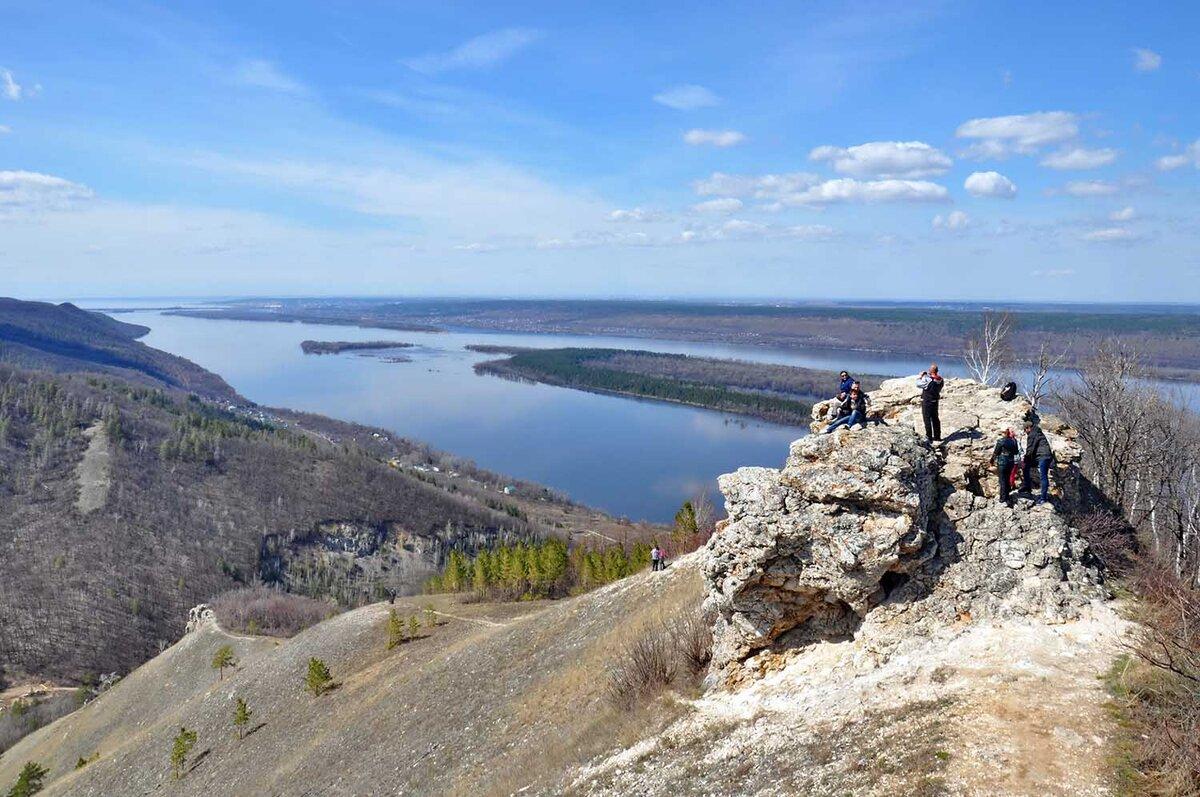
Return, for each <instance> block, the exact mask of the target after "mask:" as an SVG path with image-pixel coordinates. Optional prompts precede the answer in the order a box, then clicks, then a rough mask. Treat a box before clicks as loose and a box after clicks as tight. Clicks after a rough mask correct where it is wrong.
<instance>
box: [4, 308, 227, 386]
mask: <svg viewBox="0 0 1200 797" xmlns="http://www.w3.org/2000/svg"><path fill="white" fill-rule="evenodd" d="M147 332H149V330H148V329H147V328H146V327H143V326H138V325H136V324H126V323H123V322H121V321H117V320H116V319H113V318H111V317H109V316H106V315H103V314H101V313H94V312H89V311H87V310H81V309H80V308H78V307H76V306H75V305H73V304H69V303H64V304H50V303H48V302H26V301H21V300H19V299H6V298H0V362H8V363H12V364H15V365H20V366H24V367H27V368H37V369H43V370H48V371H56V372H76V371H92V372H104V373H110V374H113V375H117V376H121V377H124V378H125V379H129V380H133V381H137V382H141V383H143V384H147V385H152V386H158V387H172V388H179V389H182V390H187V391H189V392H193V393H196V394H198V395H200V396H203V397H206V398H213V399H219V400H222V401H235V400H239V399H240V397H239V396H238V394H237V393H236V392H235V391H234V389H233V388H231V387H230V386H229V385H228V384H227V383H226V382H225V380H224V379H222V378H221V377H219V376H217V375H216V374H214V373H212V372H211V371H207V370H205V369H204V368H201V367H200V366H198V365H196V364H195V363H193V362H190V361H188V360H185V359H184V358H182V357H177V356H175V355H173V354H168V353H167V352H164V351H159V350H158V349H154V348H151V347H150V346H147V345H146V344H144V343H141V342H140V341H138V338H140V337H141V336H143V335H145V334H146V333H147Z"/></svg>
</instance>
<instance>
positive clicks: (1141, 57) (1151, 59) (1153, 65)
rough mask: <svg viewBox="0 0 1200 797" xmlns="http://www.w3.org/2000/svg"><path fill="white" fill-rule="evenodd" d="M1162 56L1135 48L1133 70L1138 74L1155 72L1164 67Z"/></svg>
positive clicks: (1142, 48)
mask: <svg viewBox="0 0 1200 797" xmlns="http://www.w3.org/2000/svg"><path fill="white" fill-rule="evenodd" d="M1162 60H1163V59H1162V56H1161V55H1159V54H1158V53H1156V52H1154V51H1153V50H1147V49H1146V48H1144V47H1134V48H1133V68H1134V69H1135V70H1137V71H1138V72H1154V71H1157V70H1158V68H1159V67H1160V66H1162Z"/></svg>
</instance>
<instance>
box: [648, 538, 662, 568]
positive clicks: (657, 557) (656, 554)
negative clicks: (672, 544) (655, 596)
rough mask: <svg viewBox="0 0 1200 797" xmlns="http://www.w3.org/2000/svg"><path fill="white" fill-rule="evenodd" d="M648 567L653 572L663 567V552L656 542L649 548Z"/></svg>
mask: <svg viewBox="0 0 1200 797" xmlns="http://www.w3.org/2000/svg"><path fill="white" fill-rule="evenodd" d="M650 569H651V570H652V571H653V572H655V573H657V572H658V571H659V570H662V569H663V552H662V548H659V547H658V543H655V544H654V547H653V548H651V549H650Z"/></svg>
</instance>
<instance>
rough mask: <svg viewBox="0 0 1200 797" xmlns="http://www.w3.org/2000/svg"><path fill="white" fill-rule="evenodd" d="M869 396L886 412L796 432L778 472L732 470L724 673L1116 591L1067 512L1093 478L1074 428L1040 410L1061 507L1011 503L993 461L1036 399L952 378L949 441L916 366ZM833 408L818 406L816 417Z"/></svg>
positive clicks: (726, 486) (721, 615) (713, 568)
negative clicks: (1104, 580) (925, 397)
mask: <svg viewBox="0 0 1200 797" xmlns="http://www.w3.org/2000/svg"><path fill="white" fill-rule="evenodd" d="M872 398H873V413H874V416H875V417H876V418H878V419H879V420H880V421H882V423H878V424H872V425H868V427H867V428H865V429H858V428H856V429H853V430H848V429H844V430H839V431H838V432H836V433H834V434H832V435H825V434H814V435H811V436H809V437H806V438H803V439H801V440H797V441H796V442H794V443H793V444H792V445H791V449H790V451H789V455H788V458H787V461H786V463H785V465H784V467H783V468H782V469H781V470H775V469H772V468H742V469H740V470H738V471H737V472H736V473H732V474H727V475H725V476H722V477H721V478H720V487H721V491H722V492H723V493H724V494H725V499H726V508H727V511H728V516H729V517H728V522H727V523H725V524H724V525H722V526H721V527H720V528H719V529H718V531H717V532H716V533H715V534H714V535H713V537H712V539H711V540H710V542H709V544H708V548H707V551H706V560H705V566H704V571H705V578H706V581H707V584H708V589H709V597H708V605H709V608H710V609H711V610H713V611H714V613H715V615H716V617H717V620H716V628H715V650H714V672H715V673H717V674H718V677H724V678H726V679H733V680H736V679H738V678H740V677H743V676H744V675H745V674H746V670H747V669H750V670H754V669H756V668H757V669H761V668H763V667H764V666H766V662H767V659H768V658H769V657H770V656H771V655H772V654H774V653H777V652H782V651H786V650H788V649H791V648H794V647H796V646H799V645H803V644H805V643H806V642H808V641H811V640H815V639H827V638H835V637H839V636H845V635H850V634H854V635H858V634H862V633H870V634H874V635H876V636H877V637H878V638H879V639H880V641H881V644H882V643H884V642H885V641H886V639H887V638H888V637H889V636H890V637H892V638H896V637H897V636H898V635H903V634H909V633H922V631H921V630H920V629H921V628H922V627H925V628H926V629H927V628H928V626H929V624H936V623H952V622H959V621H962V620H966V619H980V618H987V617H1007V616H1014V615H1020V616H1030V617H1039V618H1042V619H1044V620H1046V621H1049V622H1061V621H1063V620H1066V619H1070V618H1072V617H1074V616H1075V615H1076V614H1077V613H1078V611H1079V608H1080V607H1081V606H1083V605H1086V604H1087V603H1088V602H1089V601H1091V600H1094V599H1097V598H1101V597H1104V595H1105V594H1106V593H1105V590H1104V588H1103V586H1102V584H1101V576H1100V573H1099V571H1098V570H1097V568H1096V566H1095V564H1094V563H1093V560H1092V557H1091V556H1090V555H1089V554H1088V551H1087V545H1086V543H1085V542H1084V541H1083V540H1082V539H1081V538H1080V537H1079V536H1078V535H1077V534H1076V533H1075V531H1074V530H1073V529H1072V528H1070V526H1069V524H1068V522H1067V520H1066V517H1067V515H1066V514H1065V513H1064V512H1063V511H1062V510H1063V509H1065V508H1068V507H1069V506H1071V505H1072V502H1073V501H1075V500H1077V498H1076V496H1078V494H1079V489H1078V486H1077V483H1078V481H1079V480H1080V479H1081V477H1080V475H1079V472H1078V460H1079V455H1080V449H1079V446H1078V445H1077V444H1076V443H1075V441H1074V439H1073V435H1072V433H1071V430H1070V429H1068V428H1066V427H1065V426H1063V425H1062V424H1061V423H1059V422H1058V421H1055V420H1053V419H1043V420H1042V424H1043V429H1044V430H1045V432H1046V435H1047V437H1048V438H1049V440H1050V444H1051V447H1052V448H1053V449H1054V451H1055V453H1056V455H1057V456H1058V466H1057V469H1058V471H1059V474H1060V475H1059V478H1058V479H1057V481H1058V484H1059V488H1058V490H1057V491H1056V492H1057V494H1058V496H1059V498H1058V500H1056V505H1049V504H1047V505H1042V506H1035V505H1034V504H1033V502H1032V501H1028V500H1024V499H1021V500H1018V502H1017V505H1016V506H1015V507H1014V508H1009V507H1006V506H1003V505H1000V504H998V502H997V501H996V500H995V499H994V498H993V496H994V494H995V492H996V477H995V475H994V472H995V471H994V467H993V466H992V465H991V464H990V461H989V460H990V456H991V451H992V445H993V444H994V442H995V440H996V438H997V437H999V435H1000V434H1002V433H1003V430H1004V429H1006V428H1012V429H1013V430H1014V431H1015V432H1017V433H1018V435H1019V434H1020V433H1021V425H1022V422H1023V421H1024V419H1025V418H1026V417H1029V416H1030V415H1031V414H1032V407H1031V406H1030V405H1029V404H1028V402H1026V401H1024V400H1023V399H1016V400H1014V401H1011V402H1004V401H1002V400H1001V399H1000V397H999V390H997V389H995V388H990V387H987V386H984V385H980V384H978V383H975V382H972V381H970V380H965V379H954V380H949V381H948V382H947V385H946V387H945V389H944V390H943V393H942V408H941V416H942V427H943V436H944V442H943V444H942V445H940V446H938V445H933V446H931V445H930V444H929V443H927V442H926V441H925V439H924V434H923V431H918V428H919V427H920V424H921V419H920V406H919V394H918V392H917V389H916V387H915V380H914V379H911V378H910V379H895V380H888V381H887V382H885V383H884V384H883V386H882V387H881V388H880V390H878V391H877V392H876V393H874V394H873V395H872ZM826 412H827V406H826V405H817V407H816V408H814V411H813V417H814V423H813V427H814V430H817V429H820V430H822V431H823V429H824V427H825V425H826V421H825V413H826ZM760 654H762V655H760Z"/></svg>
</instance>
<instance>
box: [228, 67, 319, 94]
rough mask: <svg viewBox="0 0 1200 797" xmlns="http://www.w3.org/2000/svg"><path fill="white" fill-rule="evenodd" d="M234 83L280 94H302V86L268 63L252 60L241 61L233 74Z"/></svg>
mask: <svg viewBox="0 0 1200 797" xmlns="http://www.w3.org/2000/svg"><path fill="white" fill-rule="evenodd" d="M233 79H234V81H235V82H237V83H240V84H241V85H243V86H251V87H253V88H259V89H267V90H268V91H278V92H280V93H282V94H303V93H305V88H304V86H303V85H302V84H301V83H299V82H298V81H296V80H293V79H292V78H290V77H288V76H287V75H285V74H283V72H281V71H280V70H279V67H277V66H275V64H273V63H271V62H270V61H264V60H262V59H252V60H250V61H243V62H242V63H241V64H239V65H238V67H237V68H236V69H235V70H234V72H233Z"/></svg>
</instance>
